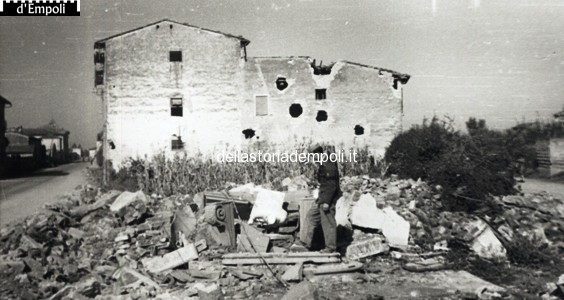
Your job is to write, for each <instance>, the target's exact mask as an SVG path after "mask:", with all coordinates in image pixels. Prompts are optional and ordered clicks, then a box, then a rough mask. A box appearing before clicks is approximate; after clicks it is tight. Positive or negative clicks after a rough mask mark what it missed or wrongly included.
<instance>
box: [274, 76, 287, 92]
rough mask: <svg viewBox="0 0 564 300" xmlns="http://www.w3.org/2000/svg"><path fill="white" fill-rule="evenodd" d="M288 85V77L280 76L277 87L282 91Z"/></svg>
mask: <svg viewBox="0 0 564 300" xmlns="http://www.w3.org/2000/svg"><path fill="white" fill-rule="evenodd" d="M287 87H288V82H287V81H286V77H278V79H276V88H277V89H278V90H280V91H283V90H285V89H286V88H287Z"/></svg>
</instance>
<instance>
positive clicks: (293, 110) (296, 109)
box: [290, 103, 304, 118]
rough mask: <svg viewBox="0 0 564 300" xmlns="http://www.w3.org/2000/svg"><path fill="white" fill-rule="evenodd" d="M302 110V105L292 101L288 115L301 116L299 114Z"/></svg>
mask: <svg viewBox="0 0 564 300" xmlns="http://www.w3.org/2000/svg"><path fill="white" fill-rule="evenodd" d="M303 112H304V109H303V108H302V106H301V105H300V104H298V103H294V104H292V105H290V116H292V118H297V117H299V116H301V114H302V113H303Z"/></svg>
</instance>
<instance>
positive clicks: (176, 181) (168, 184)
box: [109, 144, 386, 195]
mask: <svg viewBox="0 0 564 300" xmlns="http://www.w3.org/2000/svg"><path fill="white" fill-rule="evenodd" d="M337 148H339V147H337ZM258 149H259V148H255V149H249V151H258ZM307 149H310V145H305V144H304V145H302V146H301V147H299V148H298V149H297V150H298V152H299V153H302V152H306V151H307ZM260 150H261V151H263V152H267V151H268V148H267V147H264V146H263V147H261V148H260ZM351 150H354V151H356V152H357V156H356V162H349V161H347V162H340V163H339V169H340V172H341V175H342V176H353V175H370V176H372V177H380V176H382V174H384V173H385V169H386V168H385V164H384V163H383V162H381V161H380V160H378V159H375V158H374V157H373V156H371V155H370V152H369V151H368V148H366V147H365V148H356V149H351ZM291 151H293V150H291ZM291 151H289V152H291ZM271 152H275V151H271ZM109 169H110V170H111V168H109ZM314 172H315V166H314V164H313V163H300V162H264V161H262V162H258V161H257V162H252V163H250V162H220V161H218V160H216V159H215V158H206V157H204V156H203V155H196V156H190V155H176V156H174V157H173V158H167V157H166V156H165V155H164V154H158V155H155V156H154V157H152V158H151V159H131V160H130V161H129V162H127V163H125V164H124V167H122V168H120V169H119V170H118V171H117V172H114V173H113V174H112V175H111V176H110V185H111V186H112V187H113V188H118V189H123V190H138V189H142V190H143V191H145V192H147V193H157V194H161V195H172V194H194V193H198V192H202V191H206V190H218V189H222V188H224V187H225V185H226V184H227V183H236V184H245V183H249V182H252V183H254V184H257V185H258V184H260V185H267V186H269V187H271V188H273V189H281V188H282V186H281V182H282V180H283V179H284V178H286V177H294V176H298V175H302V174H303V175H305V176H306V177H307V178H313V177H314Z"/></svg>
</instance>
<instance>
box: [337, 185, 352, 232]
mask: <svg viewBox="0 0 564 300" xmlns="http://www.w3.org/2000/svg"><path fill="white" fill-rule="evenodd" d="M351 209H352V195H351V194H348V193H345V194H343V196H342V197H341V198H339V200H337V204H336V205H335V221H337V225H340V226H343V227H347V228H351V227H352V225H351V221H350V219H349V217H350V214H351Z"/></svg>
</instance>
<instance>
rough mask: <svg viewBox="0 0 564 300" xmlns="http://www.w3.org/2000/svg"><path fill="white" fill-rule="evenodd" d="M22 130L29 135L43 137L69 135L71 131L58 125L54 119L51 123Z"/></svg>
mask: <svg viewBox="0 0 564 300" xmlns="http://www.w3.org/2000/svg"><path fill="white" fill-rule="evenodd" d="M20 132H21V133H22V134H25V135H29V136H42V137H55V136H61V135H67V134H69V133H70V132H69V131H68V130H65V129H63V128H61V127H58V126H57V124H55V122H54V121H51V122H49V124H47V125H44V126H41V127H37V128H22V129H21V131H20Z"/></svg>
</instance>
